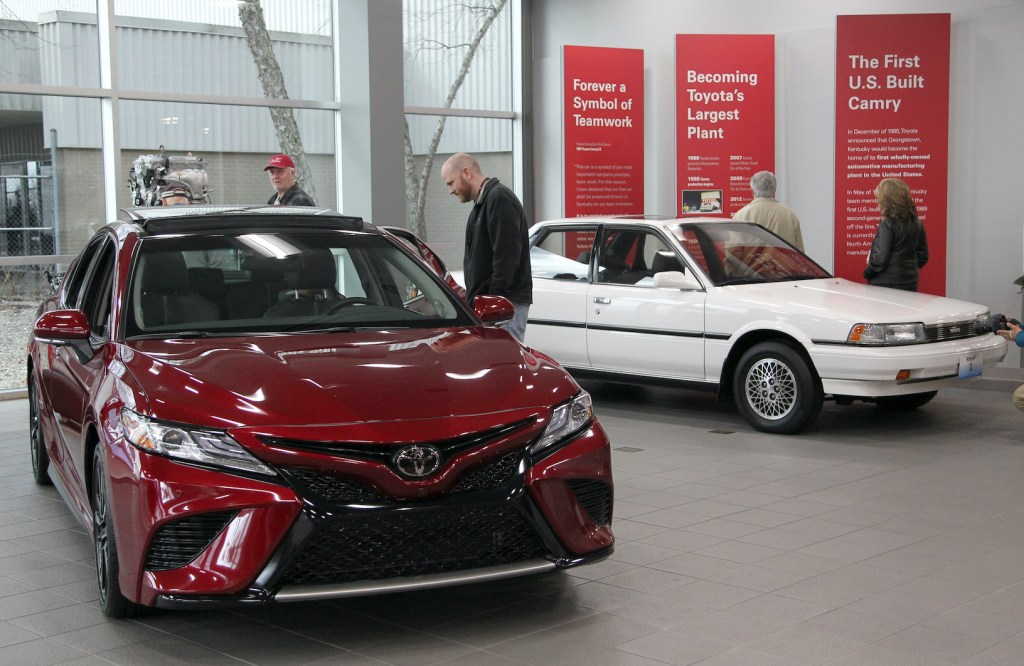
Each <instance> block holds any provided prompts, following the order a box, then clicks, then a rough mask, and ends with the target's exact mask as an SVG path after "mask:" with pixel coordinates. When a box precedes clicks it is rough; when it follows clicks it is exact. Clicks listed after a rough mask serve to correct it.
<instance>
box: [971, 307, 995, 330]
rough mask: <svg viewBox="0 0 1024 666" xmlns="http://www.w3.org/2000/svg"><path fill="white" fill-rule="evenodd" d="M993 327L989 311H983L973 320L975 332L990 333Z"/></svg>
mask: <svg viewBox="0 0 1024 666" xmlns="http://www.w3.org/2000/svg"><path fill="white" fill-rule="evenodd" d="M994 328H995V327H994V326H993V324H992V313H991V312H983V313H981V314H980V315H978V316H977V318H976V319H975V320H974V332H975V333H991V332H992V331H993V329H994Z"/></svg>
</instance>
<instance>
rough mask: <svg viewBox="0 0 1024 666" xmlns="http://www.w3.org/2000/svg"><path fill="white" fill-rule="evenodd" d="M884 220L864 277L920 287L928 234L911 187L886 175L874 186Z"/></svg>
mask: <svg viewBox="0 0 1024 666" xmlns="http://www.w3.org/2000/svg"><path fill="white" fill-rule="evenodd" d="M875 198H876V199H877V200H878V208H879V209H880V210H881V211H882V221H881V222H879V223H878V230H877V231H876V232H875V239H874V240H873V241H871V253H870V254H869V255H868V265H867V266H866V267H865V268H864V279H866V280H867V281H868V283H869V284H874V285H878V286H879V287H892V288H893V289H904V290H906V291H917V280H918V276H919V274H920V269H921V268H923V267H924V265H925V264H927V263H928V238H927V236H926V235H925V232H924V224H922V223H921V220H920V219H918V217H917V208H915V207H914V198H913V197H912V196H911V195H910V188H909V187H908V186H907V184H906V183H904V182H903V181H902V180H900V179H899V178H886V179H884V180H883V181H882V182H881V183H879V184H878V187H877V188H876V189H875Z"/></svg>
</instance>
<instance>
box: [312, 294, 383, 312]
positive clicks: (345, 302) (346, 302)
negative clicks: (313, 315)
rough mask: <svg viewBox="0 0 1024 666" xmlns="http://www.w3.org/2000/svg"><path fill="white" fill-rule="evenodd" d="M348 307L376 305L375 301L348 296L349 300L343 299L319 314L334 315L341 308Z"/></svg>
mask: <svg viewBox="0 0 1024 666" xmlns="http://www.w3.org/2000/svg"><path fill="white" fill-rule="evenodd" d="M350 305H377V302H376V301H371V300H370V299H369V298H363V297H362V296H350V297H349V298H343V299H341V300H340V301H338V302H337V303H335V304H333V305H332V306H331V307H329V308H327V309H326V310H324V311H323V312H321V313H320V314H323V315H329V314H334V313H335V312H337V311H338V310H340V309H342V308H346V307H348V306H350Z"/></svg>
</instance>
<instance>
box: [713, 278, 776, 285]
mask: <svg viewBox="0 0 1024 666" xmlns="http://www.w3.org/2000/svg"><path fill="white" fill-rule="evenodd" d="M765 282H767V280H765V279H764V278H733V279H731V280H722V281H721V282H716V283H715V286H716V287H731V286H733V285H737V284H764V283H765Z"/></svg>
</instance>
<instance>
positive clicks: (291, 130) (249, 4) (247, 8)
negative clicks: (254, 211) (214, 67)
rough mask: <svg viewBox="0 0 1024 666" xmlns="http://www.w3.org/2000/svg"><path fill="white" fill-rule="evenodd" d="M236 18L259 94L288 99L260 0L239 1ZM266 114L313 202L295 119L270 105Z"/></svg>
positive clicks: (289, 112)
mask: <svg viewBox="0 0 1024 666" xmlns="http://www.w3.org/2000/svg"><path fill="white" fill-rule="evenodd" d="M238 19H239V20H240V21H241V23H242V29H243V30H244V31H245V41H246V43H247V44H248V45H249V51H250V52H252V59H253V62H255V63H256V74H257V76H259V79H260V83H261V84H262V85H263V96H264V97H267V98H270V99H288V90H287V89H286V88H285V84H284V75H283V74H282V73H281V65H280V64H279V63H278V62H277V57H276V56H275V55H274V46H273V44H272V43H271V41H270V32H269V31H267V23H266V20H265V19H264V17H263V7H262V6H261V5H260V0H243V1H242V2H239V3H238ZM270 117H271V119H272V120H273V122H274V132H275V133H276V134H277V142H278V144H279V145H280V146H281V152H282V153H285V154H287V155H290V156H291V158H292V159H293V160H294V161H295V171H296V179H297V180H298V181H299V185H300V186H301V187H302V189H304V190H306V192H307V193H309V195H310V196H311V197H313V200H314V201H315V200H316V187H315V186H314V185H313V180H312V178H309V167H308V166H307V164H306V150H305V148H303V146H302V135H301V134H300V133H299V124H298V123H297V122H296V121H295V114H294V112H293V110H292V109H289V108H282V107H273V106H272V107H270Z"/></svg>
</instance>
